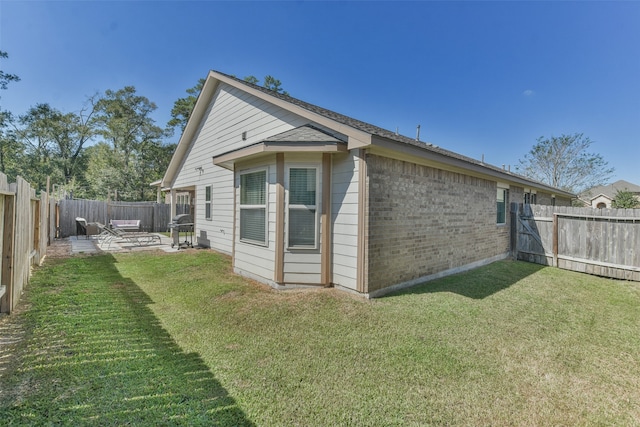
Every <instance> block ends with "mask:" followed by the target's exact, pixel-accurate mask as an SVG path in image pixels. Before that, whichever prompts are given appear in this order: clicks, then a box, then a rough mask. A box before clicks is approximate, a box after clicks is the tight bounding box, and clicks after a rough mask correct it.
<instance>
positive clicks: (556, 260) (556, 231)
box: [553, 212, 558, 267]
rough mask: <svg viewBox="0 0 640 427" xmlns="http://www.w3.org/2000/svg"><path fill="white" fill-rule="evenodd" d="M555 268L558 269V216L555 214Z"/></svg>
mask: <svg viewBox="0 0 640 427" xmlns="http://www.w3.org/2000/svg"><path fill="white" fill-rule="evenodd" d="M553 266H554V267H558V214H557V213H555V212H554V213H553Z"/></svg>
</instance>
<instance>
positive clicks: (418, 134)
mask: <svg viewBox="0 0 640 427" xmlns="http://www.w3.org/2000/svg"><path fill="white" fill-rule="evenodd" d="M416 141H420V125H418V127H417V128H416Z"/></svg>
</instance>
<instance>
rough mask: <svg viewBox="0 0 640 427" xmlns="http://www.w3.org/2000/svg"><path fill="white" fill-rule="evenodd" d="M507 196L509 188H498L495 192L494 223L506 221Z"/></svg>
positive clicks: (504, 222)
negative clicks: (495, 213) (495, 208)
mask: <svg viewBox="0 0 640 427" xmlns="http://www.w3.org/2000/svg"><path fill="white" fill-rule="evenodd" d="M508 196H509V190H507V189H504V188H498V192H497V197H496V200H497V203H496V206H497V211H498V214H497V218H496V223H497V224H506V223H507V200H508Z"/></svg>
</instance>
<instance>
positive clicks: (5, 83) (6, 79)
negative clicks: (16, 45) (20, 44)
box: [0, 50, 20, 90]
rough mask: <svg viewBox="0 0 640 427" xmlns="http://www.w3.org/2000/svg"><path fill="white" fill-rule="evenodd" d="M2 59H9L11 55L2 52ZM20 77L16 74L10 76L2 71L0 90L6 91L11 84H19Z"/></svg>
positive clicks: (0, 55) (0, 54)
mask: <svg viewBox="0 0 640 427" xmlns="http://www.w3.org/2000/svg"><path fill="white" fill-rule="evenodd" d="M0 58H2V59H7V58H9V54H8V53H7V52H3V51H1V50H0ZM19 81H20V77H18V76H16V75H15V74H8V73H5V72H4V71H2V70H0V89H3V90H4V89H6V88H7V86H8V85H9V83H10V82H19Z"/></svg>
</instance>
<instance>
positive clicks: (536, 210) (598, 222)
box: [511, 204, 640, 281]
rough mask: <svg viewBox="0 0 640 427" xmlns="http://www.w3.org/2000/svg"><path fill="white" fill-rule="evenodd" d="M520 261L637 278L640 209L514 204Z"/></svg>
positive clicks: (639, 272)
mask: <svg viewBox="0 0 640 427" xmlns="http://www.w3.org/2000/svg"><path fill="white" fill-rule="evenodd" d="M511 214H512V224H513V225H512V233H514V235H513V236H514V237H515V238H513V239H512V251H513V253H514V257H515V258H516V259H519V260H523V261H529V262H534V263H537V264H543V265H552V266H555V267H559V268H563V269H566V270H573V271H578V272H582V273H589V274H595V275H598V276H605V277H612V278H616V279H626V280H635V281H640V209H593V208H573V207H559V206H541V205H522V204H513V205H512V209H511Z"/></svg>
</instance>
